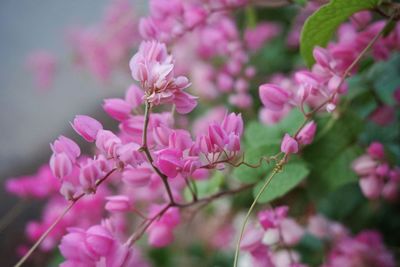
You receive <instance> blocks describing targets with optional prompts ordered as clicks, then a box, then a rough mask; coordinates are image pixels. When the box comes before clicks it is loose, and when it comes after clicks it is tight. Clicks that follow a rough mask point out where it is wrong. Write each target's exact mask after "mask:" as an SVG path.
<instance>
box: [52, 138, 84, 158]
mask: <svg viewBox="0 0 400 267" xmlns="http://www.w3.org/2000/svg"><path fill="white" fill-rule="evenodd" d="M50 147H51V150H53V152H54V153H56V154H59V153H65V154H66V155H67V156H68V157H69V159H70V160H71V162H73V163H75V161H76V158H77V157H79V156H80V154H81V149H80V148H79V146H78V145H77V144H76V143H75V142H74V141H72V140H71V139H69V138H68V137H65V136H62V135H60V136H59V137H58V138H57V140H56V141H54V143H53V144H50Z"/></svg>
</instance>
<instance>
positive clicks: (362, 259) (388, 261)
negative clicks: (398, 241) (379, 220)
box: [322, 231, 396, 267]
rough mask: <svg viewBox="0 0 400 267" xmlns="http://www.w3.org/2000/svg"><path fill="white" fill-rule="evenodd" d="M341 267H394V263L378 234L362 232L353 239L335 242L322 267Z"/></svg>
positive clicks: (348, 237) (346, 238)
mask: <svg viewBox="0 0 400 267" xmlns="http://www.w3.org/2000/svg"><path fill="white" fill-rule="evenodd" d="M371 252H373V253H371ZM341 266H382V267H394V266H396V263H395V259H394V257H393V255H392V254H391V253H390V252H389V250H388V249H387V248H386V247H385V245H384V244H383V241H382V237H381V235H380V234H379V233H378V232H376V231H363V232H361V233H359V234H358V235H357V236H355V237H351V236H347V237H344V238H341V239H339V240H338V241H337V242H335V243H334V246H333V248H332V249H331V251H330V253H329V256H328V259H327V262H326V263H325V264H324V265H323V266H322V267H341Z"/></svg>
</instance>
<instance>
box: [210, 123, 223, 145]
mask: <svg viewBox="0 0 400 267" xmlns="http://www.w3.org/2000/svg"><path fill="white" fill-rule="evenodd" d="M208 136H209V138H210V143H211V146H212V147H213V148H214V149H215V148H219V149H223V148H224V146H225V139H226V134H225V132H224V131H223V130H222V128H221V126H220V125H218V124H216V123H213V124H211V125H210V126H209V127H208Z"/></svg>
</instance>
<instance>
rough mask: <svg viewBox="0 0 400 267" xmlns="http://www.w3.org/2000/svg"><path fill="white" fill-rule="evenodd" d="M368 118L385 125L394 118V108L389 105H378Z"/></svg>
mask: <svg viewBox="0 0 400 267" xmlns="http://www.w3.org/2000/svg"><path fill="white" fill-rule="evenodd" d="M369 118H370V120H371V121H373V122H375V123H376V124H378V125H380V126H387V125H389V124H391V123H392V122H393V121H394V120H395V109H394V108H393V107H390V106H380V107H378V108H377V109H375V111H374V112H372V114H371V115H370V116H369Z"/></svg>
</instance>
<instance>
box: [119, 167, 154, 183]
mask: <svg viewBox="0 0 400 267" xmlns="http://www.w3.org/2000/svg"><path fill="white" fill-rule="evenodd" d="M152 174H153V170H152V169H151V167H150V166H148V165H147V164H142V165H140V166H137V167H136V168H126V169H125V170H124V172H123V173H122V181H123V182H124V183H126V184H128V185H132V186H135V187H142V186H146V185H147V184H148V183H149V182H150V177H151V175H152Z"/></svg>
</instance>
